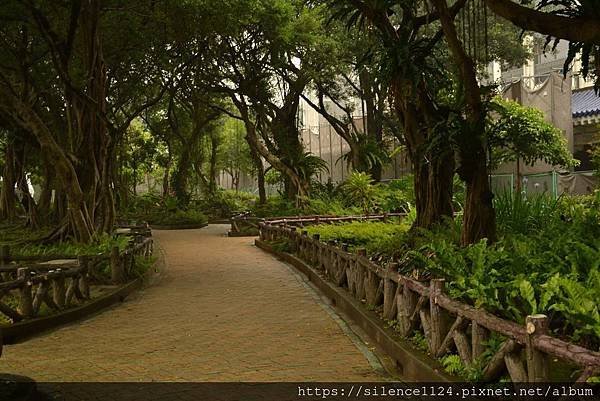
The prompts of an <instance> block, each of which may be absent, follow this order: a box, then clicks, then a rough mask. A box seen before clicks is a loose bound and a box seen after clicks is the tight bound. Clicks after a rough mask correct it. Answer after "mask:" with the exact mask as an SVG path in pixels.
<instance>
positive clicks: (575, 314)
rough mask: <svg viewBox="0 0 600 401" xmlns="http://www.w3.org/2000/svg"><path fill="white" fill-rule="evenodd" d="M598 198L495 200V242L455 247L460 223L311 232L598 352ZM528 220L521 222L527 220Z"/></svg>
mask: <svg viewBox="0 0 600 401" xmlns="http://www.w3.org/2000/svg"><path fill="white" fill-rule="evenodd" d="M599 205H600V195H599V193H598V192H597V193H596V195H595V196H588V197H574V198H572V197H562V198H560V199H558V200H554V199H551V198H550V197H547V196H543V195H539V196H534V197H529V198H523V197H511V196H510V195H503V196H499V197H498V198H497V199H496V205H495V206H496V208H497V210H498V226H499V230H500V237H499V238H498V241H497V242H495V243H493V244H489V243H488V242H487V241H486V240H482V241H480V242H478V243H475V244H472V245H469V246H466V247H463V246H460V242H459V240H460V219H455V221H448V222H447V223H446V224H444V225H441V226H438V227H436V228H435V229H433V230H430V231H425V230H419V231H418V232H409V231H408V226H407V225H406V223H402V222H401V223H397V222H390V223H381V222H377V223H374V222H353V223H344V224H335V225H320V226H313V227H310V228H309V232H310V233H311V234H314V233H319V234H320V235H321V238H322V239H324V240H330V239H334V240H339V241H341V242H347V243H350V244H353V245H355V246H357V247H364V248H366V249H367V250H368V251H369V253H371V254H373V253H381V254H384V255H385V256H387V257H388V259H390V260H391V259H396V260H399V261H400V262H401V266H402V268H403V272H404V273H407V274H418V276H420V277H424V278H428V277H433V276H435V277H443V278H446V280H447V292H448V294H449V295H450V296H451V297H453V298H456V299H460V300H462V301H465V302H467V303H470V304H472V305H473V306H476V307H480V308H484V309H486V310H488V311H489V312H492V313H494V314H496V315H498V316H500V317H503V318H506V319H510V320H513V321H516V322H519V323H523V322H524V319H525V317H526V316H527V315H530V314H536V313H544V314H546V315H548V317H549V319H550V329H551V331H552V332H553V334H554V335H556V336H559V337H563V338H568V339H570V340H572V341H575V342H578V343H580V344H582V345H584V346H586V347H589V348H591V349H596V350H598V349H600V310H599V306H598V300H599V299H600V213H599V212H598V206H599ZM525 217H526V218H525Z"/></svg>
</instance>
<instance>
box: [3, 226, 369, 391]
mask: <svg viewBox="0 0 600 401" xmlns="http://www.w3.org/2000/svg"><path fill="white" fill-rule="evenodd" d="M225 231H226V226H223V225H220V226H209V227H208V228H204V229H202V230H186V231H156V232H155V234H154V235H155V238H156V240H157V241H158V243H159V244H160V246H161V247H162V248H163V249H164V251H165V253H166V260H167V269H166V274H165V277H163V278H162V280H161V281H160V282H159V283H158V284H156V285H154V286H151V287H148V288H146V289H145V290H144V291H142V292H141V293H140V294H138V295H137V296H135V297H134V298H133V299H131V300H129V301H127V302H126V303H124V304H122V305H118V306H117V307H115V308H114V309H112V310H108V311H104V312H103V313H101V314H99V315H97V316H94V317H92V318H90V319H87V320H85V321H81V322H79V323H75V324H72V325H69V326H66V327H63V328H61V329H58V330H55V331H53V332H50V333H48V334H45V335H43V336H40V337H37V338H34V339H31V340H29V341H27V342H24V343H22V344H17V345H9V346H6V347H5V349H4V355H3V356H2V358H0V367H1V368H0V372H4V373H14V374H21V375H25V376H29V377H31V378H33V379H35V380H38V381H371V380H377V379H379V378H380V377H379V376H378V374H377V373H375V371H374V369H373V368H372V367H371V365H370V364H369V362H368V360H367V358H366V356H365V353H364V352H363V351H360V350H359V348H358V347H357V345H355V342H356V341H355V342H353V340H352V339H351V338H350V337H349V336H348V335H346V334H345V331H344V330H342V327H343V325H342V326H340V325H339V324H338V323H336V321H335V320H334V318H333V317H332V316H331V315H330V314H329V313H328V312H327V311H326V309H325V308H324V307H323V305H322V304H320V302H319V301H318V298H317V296H316V294H315V293H314V292H313V291H312V290H310V289H309V288H307V286H306V284H305V283H304V282H303V281H302V280H300V278H299V276H298V275H296V274H295V273H294V272H293V271H292V270H291V269H290V268H289V267H287V266H286V265H284V264H282V263H281V262H279V261H277V260H275V259H274V258H272V257H271V256H269V255H267V254H265V253H263V252H262V251H260V250H258V249H256V248H255V247H254V246H253V245H252V242H253V239H251V238H237V239H236V238H226V237H223V235H224V233H225ZM366 355H368V353H367V354H366Z"/></svg>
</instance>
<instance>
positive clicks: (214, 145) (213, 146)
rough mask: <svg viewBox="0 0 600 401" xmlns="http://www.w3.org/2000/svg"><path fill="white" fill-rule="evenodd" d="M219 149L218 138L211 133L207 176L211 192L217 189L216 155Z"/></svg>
mask: <svg viewBox="0 0 600 401" xmlns="http://www.w3.org/2000/svg"><path fill="white" fill-rule="evenodd" d="M218 150H219V138H218V137H217V135H215V134H214V133H213V135H211V136H210V168H209V177H208V180H209V181H208V190H209V192H210V193H211V194H214V193H215V192H216V191H217V156H218Z"/></svg>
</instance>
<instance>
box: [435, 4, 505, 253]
mask: <svg viewBox="0 0 600 401" xmlns="http://www.w3.org/2000/svg"><path fill="white" fill-rule="evenodd" d="M432 3H433V5H434V6H435V8H436V10H437V11H438V13H439V16H440V23H441V25H442V29H443V32H444V36H445V38H446V42H447V43H448V48H449V49H450V52H451V55H452V57H453V59H454V63H455V65H456V66H457V67H458V70H459V75H458V77H457V78H458V79H459V80H460V82H461V85H463V87H464V93H465V101H466V105H465V106H466V107H465V109H466V110H465V117H466V118H465V121H464V126H463V132H462V133H461V137H460V138H458V144H459V147H460V149H459V154H460V166H459V168H458V174H459V176H460V177H461V178H462V179H463V180H464V181H465V183H466V185H467V199H466V202H465V214H464V217H463V225H462V234H461V243H462V244H463V245H469V244H473V243H475V242H478V241H479V240H481V239H483V238H487V239H488V241H490V242H493V241H495V240H496V212H495V211H494V205H493V202H492V199H493V196H494V195H493V194H492V191H491V189H490V183H489V177H488V174H489V171H488V164H487V147H486V146H485V145H486V143H485V118H486V111H485V108H484V106H483V101H482V93H481V89H480V88H479V82H478V81H477V71H476V65H475V61H474V60H473V58H471V56H469V54H467V52H466V51H465V49H464V48H463V44H462V43H461V41H460V39H458V33H457V29H456V26H455V24H454V17H453V16H451V14H450V12H449V9H448V3H447V0H432Z"/></svg>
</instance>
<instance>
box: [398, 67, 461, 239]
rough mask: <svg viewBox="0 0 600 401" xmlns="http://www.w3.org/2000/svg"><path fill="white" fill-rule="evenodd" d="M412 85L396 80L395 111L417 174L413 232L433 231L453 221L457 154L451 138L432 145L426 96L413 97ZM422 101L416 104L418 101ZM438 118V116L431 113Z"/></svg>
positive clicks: (419, 94)
mask: <svg viewBox="0 0 600 401" xmlns="http://www.w3.org/2000/svg"><path fill="white" fill-rule="evenodd" d="M413 91H414V86H413V84H412V83H411V82H407V81H405V80H403V79H396V80H394V81H393V85H392V95H393V98H394V108H395V111H396V114H397V115H398V118H399V119H400V121H401V122H402V125H403V135H404V141H405V143H406V147H407V149H408V154H409V156H410V160H411V164H412V168H413V172H414V188H415V208H416V211H417V218H416V220H415V222H414V224H413V228H431V227H432V226H434V225H436V224H439V223H441V222H442V221H443V220H444V218H448V217H449V218H452V217H453V208H452V193H453V188H452V183H453V178H454V154H453V151H452V148H451V146H450V143H449V142H448V140H447V138H439V139H438V141H437V142H438V145H437V146H436V147H435V148H432V147H431V146H429V145H430V144H429V143H428V142H429V141H430V140H431V138H430V136H432V135H433V134H431V133H430V132H429V129H430V125H431V122H430V121H424V118H425V115H426V114H427V113H426V112H425V111H424V109H425V108H426V106H424V104H425V103H426V102H427V101H428V98H427V96H426V95H425V93H418V96H413V95H412V93H414V92H413ZM417 97H418V98H420V99H419V101H418V102H417V101H416V98H417ZM430 114H434V113H430Z"/></svg>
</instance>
